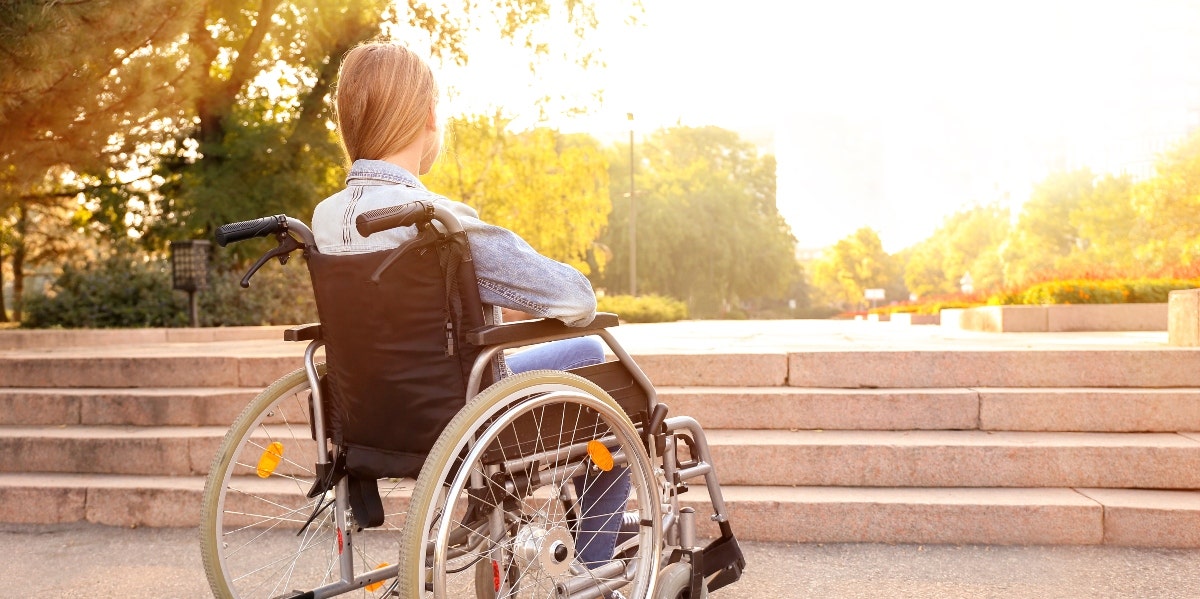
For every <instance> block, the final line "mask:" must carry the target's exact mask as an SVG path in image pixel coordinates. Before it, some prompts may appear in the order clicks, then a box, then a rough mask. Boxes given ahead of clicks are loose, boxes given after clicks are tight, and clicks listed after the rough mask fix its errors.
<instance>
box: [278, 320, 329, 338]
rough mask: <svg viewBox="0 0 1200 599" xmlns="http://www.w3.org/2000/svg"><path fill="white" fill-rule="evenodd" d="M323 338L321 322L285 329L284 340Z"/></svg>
mask: <svg viewBox="0 0 1200 599" xmlns="http://www.w3.org/2000/svg"><path fill="white" fill-rule="evenodd" d="M320 338H321V323H319V322H310V323H308V324H302V325H300V326H297V327H291V328H289V329H284V331H283V340H284V341H312V340H313V339H320Z"/></svg>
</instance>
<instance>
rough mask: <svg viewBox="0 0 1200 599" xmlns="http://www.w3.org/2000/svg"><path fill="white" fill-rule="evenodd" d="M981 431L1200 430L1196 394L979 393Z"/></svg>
mask: <svg viewBox="0 0 1200 599" xmlns="http://www.w3.org/2000/svg"><path fill="white" fill-rule="evenodd" d="M976 391H977V392H978V393H979V427H980V428H981V429H983V430H996V431H1079V432H1088V431H1091V432H1114V433H1116V432H1174V431H1188V430H1195V429H1197V428H1200V390H1197V389H1095V388H1088V389H996V388H980V389H976Z"/></svg>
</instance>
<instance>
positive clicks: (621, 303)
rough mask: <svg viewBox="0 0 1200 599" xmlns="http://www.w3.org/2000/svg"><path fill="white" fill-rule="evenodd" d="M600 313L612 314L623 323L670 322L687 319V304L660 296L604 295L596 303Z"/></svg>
mask: <svg viewBox="0 0 1200 599" xmlns="http://www.w3.org/2000/svg"><path fill="white" fill-rule="evenodd" d="M596 309H597V310H598V311H600V312H612V313H614V314H616V315H617V316H619V317H621V320H623V321H625V322H671V321H675V320H683V319H685V318H687V304H684V303H683V302H681V301H679V300H676V299H672V298H669V297H664V296H661V295H642V296H638V297H633V296H631V295H606V296H604V297H601V298H599V299H598V300H597V301H596Z"/></svg>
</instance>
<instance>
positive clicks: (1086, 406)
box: [657, 387, 1200, 432]
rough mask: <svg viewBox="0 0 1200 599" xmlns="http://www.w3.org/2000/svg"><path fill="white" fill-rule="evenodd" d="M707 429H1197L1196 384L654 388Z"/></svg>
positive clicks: (1199, 401)
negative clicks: (1162, 386) (1168, 386)
mask: <svg viewBox="0 0 1200 599" xmlns="http://www.w3.org/2000/svg"><path fill="white" fill-rule="evenodd" d="M657 391H658V395H659V400H660V401H662V402H664V403H666V404H667V405H668V406H669V407H670V413H671V414H683V415H688V416H691V417H693V418H695V419H696V420H698V421H700V424H702V425H703V426H704V427H705V428H706V429H709V428H711V429H827V430H832V429H843V430H969V429H979V430H995V431H1064V432H1175V431H1194V430H1200V389H1197V388H1188V389H1124V388H1117V389H1100V388H1071V389H1066V388H1017V389H1002V388H991V387H986V388H942V389H835V388H801V387H741V388H732V387H661V388H658V389H657Z"/></svg>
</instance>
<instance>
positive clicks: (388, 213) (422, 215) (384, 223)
mask: <svg viewBox="0 0 1200 599" xmlns="http://www.w3.org/2000/svg"><path fill="white" fill-rule="evenodd" d="M434 212H435V209H434V206H433V202H430V201H428V200H417V201H415V202H409V203H407V204H401V205H399V206H387V207H385V208H376V209H374V210H368V211H366V212H363V213H362V214H360V215H358V217H357V218H355V219H354V226H355V228H357V229H358V234H359V235H362V236H363V237H370V236H371V234H372V233H378V232H380V231H385V230H387V229H395V228H397V227H408V226H411V225H420V224H424V223H427V222H429V221H430V219H432V218H433V217H434Z"/></svg>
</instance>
